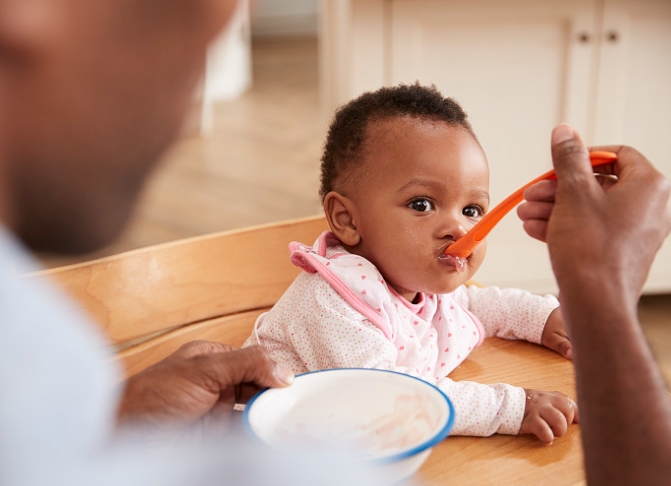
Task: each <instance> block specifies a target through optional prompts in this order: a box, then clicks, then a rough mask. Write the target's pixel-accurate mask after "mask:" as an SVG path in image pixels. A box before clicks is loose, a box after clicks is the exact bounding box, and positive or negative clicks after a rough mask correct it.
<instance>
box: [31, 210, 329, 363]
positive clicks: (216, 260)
mask: <svg viewBox="0 0 671 486" xmlns="http://www.w3.org/2000/svg"><path fill="white" fill-rule="evenodd" d="M326 229H328V224H327V222H326V219H325V218H324V217H323V216H318V217H310V218H305V219H297V220H293V221H286V222H281V223H274V224H270V225H265V226H259V227H254V228H245V229H241V230H235V231H227V232H222V233H215V234H211V235H206V236H202V237H195V238H189V239H185V240H180V241H175V242H171V243H165V244H161V245H156V246H150V247H147V248H142V249H139V250H133V251H129V252H126V253H121V254H118V255H114V256H110V257H106V258H102V259H99V260H94V261H91V262H86V263H81V264H76V265H70V266H66V267H62V268H56V269H52V270H46V271H44V272H39V273H37V274H34V276H33V277H31V278H52V279H55V280H56V281H57V282H58V283H60V284H61V285H62V286H63V287H65V289H66V290H67V291H68V292H69V293H70V294H72V296H74V297H75V299H77V300H78V301H80V302H81V303H82V304H83V306H84V307H85V308H86V309H87V310H88V311H89V313H90V315H91V317H92V318H93V319H94V320H95V321H96V322H98V323H99V324H100V325H101V326H102V329H103V330H104V332H105V334H106V335H107V337H108V340H109V341H110V343H111V344H112V345H113V346H116V349H117V351H118V353H117V356H118V358H119V359H120V360H121V362H122V363H123V365H124V367H125V370H126V373H127V374H128V375H131V374H134V373H137V372H138V371H140V370H142V369H144V368H146V367H148V366H150V365H152V364H154V363H156V362H158V361H160V360H161V359H163V358H165V357H166V356H168V355H169V354H171V353H172V352H173V351H175V350H176V349H177V348H179V347H180V346H181V345H182V344H184V343H187V342H189V341H193V340H200V339H203V340H211V341H220V342H223V343H227V344H231V345H234V346H240V345H242V343H243V342H244V340H245V339H246V338H247V337H248V336H249V334H250V333H251V329H252V326H253V324H254V322H255V321H256V318H257V317H258V316H259V315H260V314H261V313H262V312H265V311H266V310H268V309H269V308H270V307H272V305H273V304H274V303H275V302H276V301H277V299H278V298H279V297H280V296H281V295H282V293H283V292H284V291H285V290H286V288H287V287H288V286H289V284H290V283H291V282H292V281H293V280H294V278H295V277H296V276H297V275H298V273H299V272H300V269H298V268H297V267H295V266H294V265H292V264H291V263H290V262H289V250H288V245H289V243H290V242H291V241H293V240H297V241H301V242H306V243H309V244H311V243H312V242H314V241H315V240H316V239H317V237H318V236H319V235H320V234H321V232H322V231H324V230H326Z"/></svg>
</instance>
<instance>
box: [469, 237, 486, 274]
mask: <svg viewBox="0 0 671 486" xmlns="http://www.w3.org/2000/svg"><path fill="white" fill-rule="evenodd" d="M486 254H487V240H485V241H483V242H482V243H480V244H479V245H478V246H477V248H476V249H475V250H474V251H473V253H472V254H471V256H470V258H469V259H468V271H467V273H468V274H469V278H470V277H472V276H473V275H474V274H475V272H477V271H478V269H479V268H480V266H481V265H482V262H484V261H485V255H486Z"/></svg>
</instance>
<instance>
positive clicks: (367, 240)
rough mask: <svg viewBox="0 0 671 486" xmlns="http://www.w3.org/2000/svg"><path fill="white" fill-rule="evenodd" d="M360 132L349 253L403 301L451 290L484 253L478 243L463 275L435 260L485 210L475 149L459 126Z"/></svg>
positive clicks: (484, 185) (397, 122)
mask: <svg viewBox="0 0 671 486" xmlns="http://www.w3.org/2000/svg"><path fill="white" fill-rule="evenodd" d="M366 135H367V137H366V147H365V149H364V153H363V157H364V160H363V164H362V165H361V167H360V169H359V170H357V172H356V173H355V174H354V175H353V178H352V181H351V185H350V189H351V190H350V191H348V192H349V194H348V197H349V198H350V199H352V200H353V201H354V203H355V211H354V215H353V218H354V219H353V223H354V224H355V225H356V227H357V229H358V231H359V234H360V237H361V241H360V243H359V244H357V245H356V246H355V247H353V248H350V249H351V250H352V251H353V252H354V253H357V254H359V255H362V256H364V257H366V258H368V259H369V260H370V261H372V262H373V263H374V264H375V265H376V266H377V268H378V269H379V270H380V272H381V273H382V274H383V275H384V277H385V278H386V280H387V282H388V283H389V284H390V285H391V286H392V287H393V288H394V289H395V290H396V291H398V292H399V293H400V294H401V295H403V296H404V297H405V298H406V299H408V300H410V301H412V299H414V298H415V295H416V294H417V292H426V293H431V294H436V293H446V292H451V291H453V290H454V289H456V288H457V287H458V286H459V285H461V284H463V283H464V282H466V281H467V280H468V279H470V278H471V277H472V276H473V274H474V273H475V271H476V270H477V269H478V268H479V267H480V265H481V263H482V260H483V258H484V255H485V244H484V243H482V244H480V245H479V246H478V248H477V249H476V250H475V251H474V252H473V254H472V255H471V256H470V257H469V258H468V260H467V263H466V265H465V267H466V271H464V272H457V271H456V269H455V268H454V266H451V265H449V264H447V263H445V262H444V261H442V260H440V259H439V256H440V255H441V254H442V253H443V251H444V250H445V248H447V247H448V246H449V245H450V244H451V243H453V242H454V241H456V240H457V239H459V238H461V237H462V236H463V235H464V234H465V233H466V232H467V231H468V230H469V229H470V228H471V227H473V225H475V223H477V222H478V221H479V220H480V219H481V218H482V216H483V215H484V213H485V212H486V211H487V209H488V206H489V168H488V165H487V160H486V158H485V154H484V152H483V151H482V148H481V147H480V145H479V144H478V142H477V141H476V140H475V139H474V138H473V136H472V135H471V134H470V133H469V132H468V131H467V130H465V129H464V128H461V127H454V126H450V125H448V124H447V123H444V122H434V121H427V120H418V119H413V118H393V119H389V120H385V121H381V122H376V123H374V124H372V125H371V126H369V127H368V130H367V134H366Z"/></svg>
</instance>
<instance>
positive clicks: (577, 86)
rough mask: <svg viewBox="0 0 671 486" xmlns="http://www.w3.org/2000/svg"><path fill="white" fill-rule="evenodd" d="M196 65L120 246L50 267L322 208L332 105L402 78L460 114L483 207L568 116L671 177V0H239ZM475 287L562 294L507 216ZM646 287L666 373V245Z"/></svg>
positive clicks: (534, 246)
mask: <svg viewBox="0 0 671 486" xmlns="http://www.w3.org/2000/svg"><path fill="white" fill-rule="evenodd" d="M206 65H207V67H206V72H205V74H204V77H203V82H202V85H201V86H200V88H199V90H198V92H197V93H196V94H195V95H194V106H193V110H192V112H191V113H190V115H189V118H188V120H187V122H186V124H185V128H184V134H183V136H182V137H181V138H180V140H179V141H178V142H177V143H176V144H175V145H174V146H173V147H172V149H171V150H170V151H169V152H168V153H167V154H166V155H165V157H164V160H163V161H162V162H161V165H160V166H159V168H158V170H157V171H156V172H155V174H154V176H153V178H152V179H151V180H150V183H149V184H148V186H147V188H146V190H145V191H144V193H143V196H142V199H141V201H140V205H139V206H138V209H137V211H136V213H135V216H134V218H133V220H132V221H131V223H130V224H129V226H128V227H127V229H126V231H125V232H124V234H123V235H122V236H121V238H120V239H118V240H117V241H116V242H115V243H114V244H113V245H111V246H110V247H108V248H105V249H104V250H102V251H101V252H98V253H96V254H94V255H88V256H86V257H83V258H79V259H78V260H72V259H70V260H66V259H62V258H59V259H54V258H49V257H47V256H45V257H44V258H43V261H44V263H45V265H46V266H56V265H63V264H69V263H75V262H76V261H79V260H89V259H92V258H97V257H102V256H105V255H110V254H115V253H118V252H121V251H126V250H131V249H134V248H140V247H144V246H147V245H153V244H157V243H163V242H167V241H173V240H176V239H180V238H186V237H191V236H196V235H202V234H207V233H212V232H216V231H223V230H230V229H235V228H240V227H243V226H251V225H258V224H264V223H269V222H274V221H279V220H283V219H290V218H298V217H303V216H310V215H314V214H319V213H320V212H321V206H320V202H319V198H318V186H319V159H320V155H321V148H322V143H323V139H324V136H325V133H326V129H327V126H328V121H329V118H330V116H331V115H332V113H333V110H334V109H335V108H336V107H337V106H338V105H339V104H341V103H343V102H346V101H347V100H349V99H351V98H352V97H354V96H356V95H358V94H360V93H361V92H363V91H365V90H371V89H376V88H378V87H380V86H383V85H392V84H397V83H401V82H405V83H411V82H415V81H416V80H419V81H420V82H421V83H423V84H435V85H436V86H437V87H438V88H439V89H440V90H441V91H442V92H443V94H445V95H447V96H452V97H454V98H456V99H457V101H459V102H460V103H461V104H462V105H463V107H464V108H465V110H466V111H467V112H468V113H469V116H470V119H471V122H472V124H473V126H474V129H475V132H476V134H477V136H478V138H479V140H480V142H481V144H482V145H483V148H484V150H485V152H486V153H487V155H488V158H489V161H490V166H491V198H492V203H493V204H495V203H498V202H499V201H501V200H502V199H503V198H504V197H505V196H507V195H508V194H509V193H510V192H512V191H513V190H515V189H516V188H517V187H519V186H521V185H522V184H524V183H525V182H527V181H528V180H530V179H532V178H533V177H535V176H537V175H539V174H540V173H542V172H544V171H546V170H547V169H548V168H549V167H551V161H550V155H549V143H548V140H549V134H550V130H551V128H552V127H553V126H554V125H556V124H557V123H560V122H563V121H567V122H569V123H571V124H573V125H574V126H575V127H576V128H578V130H579V131H580V132H581V133H582V134H583V135H584V137H585V139H586V141H587V143H589V144H606V143H627V144H630V145H633V146H635V147H637V148H638V149H639V150H641V151H642V152H643V153H644V154H646V155H647V156H648V157H649V158H650V159H651V160H652V161H653V162H654V163H655V164H656V165H657V166H658V167H659V169H660V170H661V171H662V172H664V173H665V174H666V176H667V177H671V157H669V156H668V147H667V145H666V137H667V136H668V135H667V134H668V132H669V129H670V128H671V2H670V1H669V0H544V1H542V2H538V1H537V0H472V1H469V2H463V1H457V0H242V1H241V2H240V6H239V10H238V12H237V14H236V16H235V18H234V19H233V21H232V23H231V25H230V26H229V28H228V29H227V30H226V32H223V33H222V34H221V36H220V37H219V38H218V39H217V40H216V41H215V42H214V43H213V45H212V46H211V48H210V51H209V52H208V54H207V62H206ZM477 279H478V280H480V281H481V282H482V283H484V284H487V285H499V286H504V287H505V286H515V287H520V288H526V289H528V290H530V291H534V292H539V293H545V292H556V286H555V284H554V279H553V277H552V272H551V269H550V266H549V261H548V258H547V254H546V249H545V246H544V245H542V244H540V243H538V242H535V241H531V240H530V239H529V238H527V237H526V236H525V235H524V233H523V231H522V228H521V224H520V223H519V221H518V220H517V218H516V217H515V216H514V215H513V214H511V215H510V216H508V217H507V218H506V219H505V220H504V221H503V223H502V224H501V225H500V226H499V227H497V229H496V230H495V231H494V232H493V233H492V234H491V236H490V241H489V250H488V257H487V260H486V262H485V264H484V265H483V267H482V269H481V271H480V272H479V273H478V275H477ZM645 293H646V296H645V297H644V299H643V301H642V306H641V313H642V316H643V317H644V319H645V322H646V332H647V333H648V335H649V337H650V339H651V341H652V343H653V346H654V347H655V350H656V352H657V353H658V356H659V359H660V362H661V363H662V365H663V367H664V368H665V370H667V376H671V373H669V370H671V241H667V243H666V245H665V247H664V248H663V249H662V251H661V252H660V254H659V256H658V258H657V261H656V263H655V266H654V267H653V270H652V272H651V275H650V278H649V280H648V284H647V285H646V289H645Z"/></svg>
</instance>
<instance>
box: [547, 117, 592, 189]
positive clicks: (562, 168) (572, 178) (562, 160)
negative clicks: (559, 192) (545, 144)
mask: <svg viewBox="0 0 671 486" xmlns="http://www.w3.org/2000/svg"><path fill="white" fill-rule="evenodd" d="M552 164H553V165H554V169H555V172H556V174H557V179H558V181H559V183H560V184H562V183H567V182H577V181H580V180H583V181H589V180H591V179H593V176H592V173H593V170H592V165H591V163H590V160H589V152H588V150H587V147H585V144H584V143H583V141H582V138H581V137H580V135H579V134H578V132H576V131H575V130H574V129H573V127H572V126H570V125H567V124H566V123H562V124H561V125H557V126H556V127H555V128H554V130H552Z"/></svg>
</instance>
